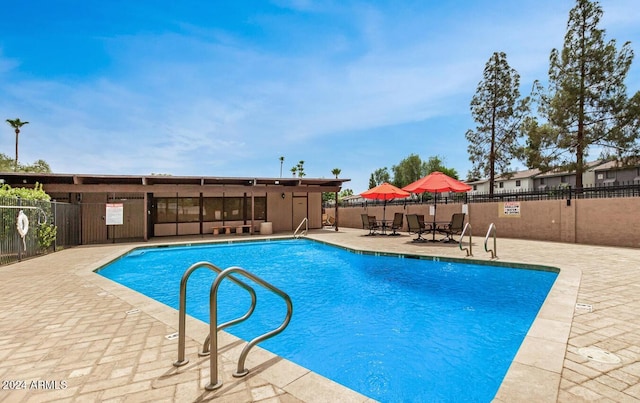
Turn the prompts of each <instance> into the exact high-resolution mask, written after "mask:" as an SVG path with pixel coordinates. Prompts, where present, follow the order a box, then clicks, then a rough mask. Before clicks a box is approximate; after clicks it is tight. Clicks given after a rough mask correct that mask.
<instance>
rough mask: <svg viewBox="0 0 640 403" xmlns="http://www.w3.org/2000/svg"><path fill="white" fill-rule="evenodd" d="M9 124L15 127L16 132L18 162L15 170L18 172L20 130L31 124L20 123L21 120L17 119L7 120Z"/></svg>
mask: <svg viewBox="0 0 640 403" xmlns="http://www.w3.org/2000/svg"><path fill="white" fill-rule="evenodd" d="M7 123H9V125H10V126H11V127H13V129H14V130H15V132H16V161H15V163H14V165H13V170H14V171H17V170H18V135H19V134H20V128H21V127H22V126H24V125H27V124H29V122H22V121H20V119H19V118H16V119H7Z"/></svg>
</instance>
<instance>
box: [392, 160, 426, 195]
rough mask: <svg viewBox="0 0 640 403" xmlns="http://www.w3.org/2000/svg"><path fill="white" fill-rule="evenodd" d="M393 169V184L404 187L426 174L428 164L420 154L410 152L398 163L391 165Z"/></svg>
mask: <svg viewBox="0 0 640 403" xmlns="http://www.w3.org/2000/svg"><path fill="white" fill-rule="evenodd" d="M391 170H392V171H393V184H394V185H395V186H397V187H399V188H402V187H404V186H407V185H408V184H410V183H411V182H415V181H417V180H418V179H420V178H422V177H423V176H424V175H425V172H426V166H425V163H424V162H422V159H420V157H419V156H418V155H416V154H410V155H409V156H408V157H407V158H405V159H403V160H402V161H400V163H398V165H394V166H393V167H391Z"/></svg>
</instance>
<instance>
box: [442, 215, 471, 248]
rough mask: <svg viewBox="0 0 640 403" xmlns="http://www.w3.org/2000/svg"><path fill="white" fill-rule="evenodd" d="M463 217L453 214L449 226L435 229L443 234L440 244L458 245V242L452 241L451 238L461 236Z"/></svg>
mask: <svg viewBox="0 0 640 403" xmlns="http://www.w3.org/2000/svg"><path fill="white" fill-rule="evenodd" d="M464 216H465V214H464V213H455V214H453V215H452V216H451V221H450V222H449V224H446V225H444V226H441V227H438V228H437V231H438V232H440V233H441V234H445V237H444V238H443V239H442V242H455V243H458V241H456V240H455V239H453V236H454V235H460V234H462V229H463V228H464Z"/></svg>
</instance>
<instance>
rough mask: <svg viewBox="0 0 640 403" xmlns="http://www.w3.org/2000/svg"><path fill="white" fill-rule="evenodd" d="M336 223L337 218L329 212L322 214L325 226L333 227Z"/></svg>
mask: <svg viewBox="0 0 640 403" xmlns="http://www.w3.org/2000/svg"><path fill="white" fill-rule="evenodd" d="M335 223H336V219H335V218H333V217H331V216H330V215H329V214H323V215H322V226H323V227H333V225H334V224H335Z"/></svg>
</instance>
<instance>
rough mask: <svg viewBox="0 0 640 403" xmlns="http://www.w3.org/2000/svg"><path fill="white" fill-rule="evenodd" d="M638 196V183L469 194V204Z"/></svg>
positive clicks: (639, 185)
mask: <svg viewBox="0 0 640 403" xmlns="http://www.w3.org/2000/svg"><path fill="white" fill-rule="evenodd" d="M638 196H640V181H632V182H623V183H613V184H599V185H591V186H584V187H583V188H582V189H577V188H573V187H571V186H558V187H553V188H538V189H525V190H518V191H506V192H495V193H494V194H493V195H490V194H489V193H470V194H468V195H467V198H468V202H469V203H484V202H501V201H526V200H564V199H598V198H613V197H638Z"/></svg>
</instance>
